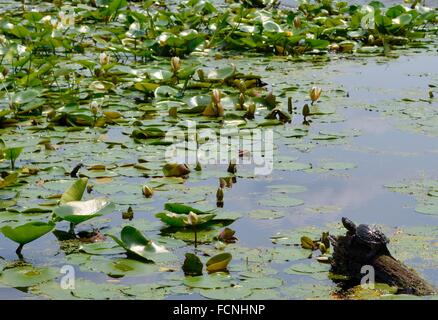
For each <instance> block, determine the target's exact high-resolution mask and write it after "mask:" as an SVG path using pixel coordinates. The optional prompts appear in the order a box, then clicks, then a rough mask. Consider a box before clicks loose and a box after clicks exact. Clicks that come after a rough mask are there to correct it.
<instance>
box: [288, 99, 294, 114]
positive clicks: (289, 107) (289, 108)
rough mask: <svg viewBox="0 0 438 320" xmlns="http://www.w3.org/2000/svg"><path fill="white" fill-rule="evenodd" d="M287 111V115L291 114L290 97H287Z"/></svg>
mask: <svg viewBox="0 0 438 320" xmlns="http://www.w3.org/2000/svg"><path fill="white" fill-rule="evenodd" d="M287 111H288V112H289V113H292V112H293V105H292V97H287Z"/></svg>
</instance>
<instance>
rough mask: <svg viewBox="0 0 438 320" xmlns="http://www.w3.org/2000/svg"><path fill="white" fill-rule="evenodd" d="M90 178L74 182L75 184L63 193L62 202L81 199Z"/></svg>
mask: <svg viewBox="0 0 438 320" xmlns="http://www.w3.org/2000/svg"><path fill="white" fill-rule="evenodd" d="M87 183H88V178H80V179H78V180H76V181H75V182H73V184H72V185H71V186H70V187H69V188H68V189H67V191H65V192H64V193H63V194H62V197H61V200H60V201H59V202H60V203H61V204H64V203H67V202H70V201H80V200H81V199H82V196H83V194H84V191H85V188H86V187H87Z"/></svg>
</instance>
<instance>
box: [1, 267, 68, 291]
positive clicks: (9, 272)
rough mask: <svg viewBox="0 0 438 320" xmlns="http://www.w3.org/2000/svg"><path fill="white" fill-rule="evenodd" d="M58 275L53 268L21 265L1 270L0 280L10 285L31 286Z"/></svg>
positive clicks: (17, 286) (18, 286)
mask: <svg viewBox="0 0 438 320" xmlns="http://www.w3.org/2000/svg"><path fill="white" fill-rule="evenodd" d="M58 275H59V272H56V270H54V269H53V268H47V267H42V268H39V267H32V266H21V267H15V268H11V269H6V270H3V273H2V274H1V276H0V282H1V283H4V284H6V285H8V286H10V287H16V288H21V287H31V286H34V285H37V284H39V283H42V282H45V281H49V280H51V279H53V278H55V277H57V276H58Z"/></svg>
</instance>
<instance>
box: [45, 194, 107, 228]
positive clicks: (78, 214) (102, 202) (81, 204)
mask: <svg viewBox="0 0 438 320" xmlns="http://www.w3.org/2000/svg"><path fill="white" fill-rule="evenodd" d="M114 208H115V205H114V203H112V202H110V201H109V200H107V199H104V198H99V199H92V200H88V201H70V202H67V203H65V204H63V205H61V206H59V207H57V208H55V209H54V210H53V212H54V213H55V214H56V215H57V216H58V217H60V218H61V219H63V220H66V221H69V222H71V223H73V224H79V223H82V222H84V221H87V220H89V219H92V218H95V217H100V216H102V215H104V214H109V213H112V212H113V211H114Z"/></svg>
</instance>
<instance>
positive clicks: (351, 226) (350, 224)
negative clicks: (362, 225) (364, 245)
mask: <svg viewBox="0 0 438 320" xmlns="http://www.w3.org/2000/svg"><path fill="white" fill-rule="evenodd" d="M342 224H343V225H344V227H345V229H347V230H348V231H350V232H353V233H355V232H356V224H355V223H354V222H353V221H351V220H350V219H348V218H346V217H342Z"/></svg>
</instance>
